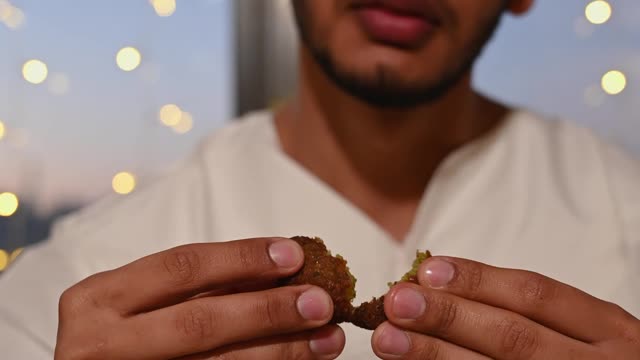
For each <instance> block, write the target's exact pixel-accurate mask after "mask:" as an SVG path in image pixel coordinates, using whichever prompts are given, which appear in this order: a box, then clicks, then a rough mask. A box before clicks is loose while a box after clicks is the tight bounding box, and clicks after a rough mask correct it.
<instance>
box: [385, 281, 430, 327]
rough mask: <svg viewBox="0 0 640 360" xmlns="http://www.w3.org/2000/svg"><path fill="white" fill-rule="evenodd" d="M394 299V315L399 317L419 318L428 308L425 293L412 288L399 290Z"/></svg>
mask: <svg viewBox="0 0 640 360" xmlns="http://www.w3.org/2000/svg"><path fill="white" fill-rule="evenodd" d="M392 299H393V300H392V301H393V302H392V311H393V315H394V316H396V317H397V318H399V319H407V320H408V319H417V318H419V317H420V316H421V315H422V314H424V311H425V309H426V308H427V302H426V301H425V299H424V295H422V294H421V293H419V292H418V291H417V290H415V289H412V288H408V287H407V288H402V289H400V290H398V291H397V292H396V293H395V294H394V295H393V298H392Z"/></svg>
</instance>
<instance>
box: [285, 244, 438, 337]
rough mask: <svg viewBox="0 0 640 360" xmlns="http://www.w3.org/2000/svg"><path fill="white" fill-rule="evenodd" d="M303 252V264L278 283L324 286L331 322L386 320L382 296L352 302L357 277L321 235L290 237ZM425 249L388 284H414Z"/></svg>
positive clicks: (369, 324) (361, 324) (375, 322)
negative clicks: (400, 277) (358, 304)
mask: <svg viewBox="0 0 640 360" xmlns="http://www.w3.org/2000/svg"><path fill="white" fill-rule="evenodd" d="M292 240H294V241H296V242H297V243H298V244H299V245H300V246H301V247H302V250H303V251H304V256H305V260H304V265H303V266H302V268H301V269H300V270H299V271H298V272H297V273H296V274H294V275H293V276H291V277H288V278H285V279H283V280H282V281H281V282H280V285H281V286H288V285H303V284H310V285H316V286H319V287H321V288H323V289H324V290H325V291H327V292H328V293H329V295H330V296H331V299H332V300H333V305H334V312H333V318H332V319H331V322H330V323H332V324H340V323H343V322H349V323H352V324H354V325H356V326H358V327H361V328H364V329H368V330H374V329H375V328H377V327H378V326H379V325H380V324H382V323H383V322H385V321H386V320H387V317H386V315H385V313H384V296H380V297H378V298H373V299H372V300H371V301H369V302H365V303H363V304H361V305H360V306H358V307H354V306H353V304H352V302H353V299H354V298H355V297H356V278H355V277H354V276H353V275H352V274H351V272H350V271H349V267H348V266H347V261H346V260H345V259H344V258H343V257H342V256H340V255H336V256H333V255H332V254H331V251H329V250H328V249H327V247H326V245H325V244H324V241H322V239H320V238H317V237H316V238H310V237H304V236H296V237H293V238H292ZM430 256H431V254H430V253H429V252H428V251H427V252H417V254H416V259H415V260H414V262H413V266H412V268H411V270H409V271H408V272H407V273H406V274H405V275H404V276H403V277H402V279H400V280H399V281H397V282H394V283H389V287H391V286H393V285H395V284H397V283H399V282H414V283H417V282H418V280H417V273H418V267H419V266H420V264H421V263H422V262H423V261H424V260H426V259H427V258H429V257H430Z"/></svg>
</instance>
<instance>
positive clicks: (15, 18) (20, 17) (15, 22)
mask: <svg viewBox="0 0 640 360" xmlns="http://www.w3.org/2000/svg"><path fill="white" fill-rule="evenodd" d="M24 19H25V17H24V13H23V12H22V10H20V9H19V8H16V7H14V8H12V9H11V12H10V14H9V17H7V19H6V20H4V24H5V25H7V27H8V28H9V29H11V30H18V29H19V28H21V27H22V25H24Z"/></svg>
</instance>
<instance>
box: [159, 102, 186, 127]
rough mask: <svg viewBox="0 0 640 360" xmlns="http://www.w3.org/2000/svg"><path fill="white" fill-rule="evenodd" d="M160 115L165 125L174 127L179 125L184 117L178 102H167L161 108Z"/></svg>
mask: <svg viewBox="0 0 640 360" xmlns="http://www.w3.org/2000/svg"><path fill="white" fill-rule="evenodd" d="M158 117H159V119H160V122H162V124H163V125H165V126H168V127H173V126H176V125H178V123H179V122H180V119H181V118H182V110H181V109H180V107H179V106H178V105H176V104H167V105H164V106H163V107H161V108H160V112H159V113H158Z"/></svg>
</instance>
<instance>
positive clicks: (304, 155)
mask: <svg viewBox="0 0 640 360" xmlns="http://www.w3.org/2000/svg"><path fill="white" fill-rule="evenodd" d="M306 56H307V55H304V54H303V56H302V57H303V58H302V61H301V79H300V85H299V89H298V94H297V95H298V96H297V98H295V99H294V100H293V101H291V102H290V103H288V104H287V105H286V106H285V107H283V108H282V109H281V110H280V111H279V112H278V113H277V115H276V127H277V130H278V133H279V137H280V142H281V145H282V148H283V149H284V151H285V152H286V153H287V154H288V155H289V156H291V157H292V158H293V159H294V160H296V161H297V162H299V163H300V164H301V165H302V166H304V167H305V168H307V169H308V170H309V171H310V172H312V173H313V174H314V175H316V176H318V177H319V178H320V179H321V180H323V181H324V182H326V183H327V184H328V185H329V186H331V187H332V188H334V189H335V190H336V191H337V192H339V193H340V194H342V195H343V196H344V197H345V198H346V199H347V200H349V201H350V202H351V203H352V204H354V205H355V206H356V207H358V208H360V209H361V210H362V211H363V212H364V213H366V214H367V215H368V216H369V217H370V218H371V219H372V220H373V221H375V222H376V223H377V224H378V225H379V226H380V227H381V228H382V229H384V230H385V231H386V232H387V233H388V234H389V235H391V236H392V237H393V238H394V239H397V240H398V241H401V240H403V239H404V238H405V237H406V235H407V233H408V231H409V230H410V228H411V225H412V223H413V221H414V218H415V214H416V211H417V208H418V205H419V204H420V200H421V199H422V195H423V193H424V191H425V189H426V188H427V186H428V184H429V182H430V180H431V178H432V176H433V174H434V172H435V171H436V169H437V168H438V166H439V165H440V164H441V163H442V161H443V160H444V159H445V158H446V157H447V156H448V155H449V154H451V153H452V152H453V151H455V150H456V149H458V148H459V147H461V146H464V145H465V144H467V143H469V142H471V141H473V140H475V139H477V138H479V137H481V136H482V135H483V134H485V133H487V132H488V131H490V130H491V129H493V128H494V127H496V126H497V125H498V123H499V122H500V120H501V119H503V118H504V116H505V114H506V112H507V110H506V109H505V108H504V107H502V106H500V105H497V104H495V103H492V102H490V101H488V100H487V99H485V98H483V97H481V96H479V95H478V94H476V93H475V92H473V91H472V89H471V85H470V80H469V76H468V75H467V76H466V77H465V78H464V79H463V80H462V81H460V82H459V83H458V84H456V86H455V87H454V88H453V89H451V90H450V91H449V92H448V93H447V94H446V95H444V96H443V97H442V98H441V99H439V100H437V101H435V102H432V103H429V104H426V105H424V106H420V107H417V108H413V109H407V110H381V109H377V108H374V107H371V106H369V105H367V104H365V103H363V102H361V101H359V100H357V99H355V98H353V97H351V96H349V95H347V94H346V93H344V92H343V91H342V90H340V89H338V88H337V87H336V86H335V85H334V84H333V83H332V82H331V81H329V80H328V79H327V78H326V77H325V75H324V74H323V73H322V72H321V70H320V69H319V68H318V67H317V66H316V65H315V64H314V63H313V61H312V60H311V59H308V58H306V59H305V57H306Z"/></svg>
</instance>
